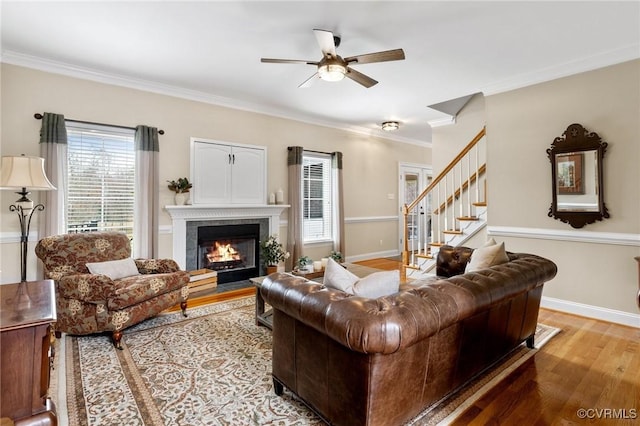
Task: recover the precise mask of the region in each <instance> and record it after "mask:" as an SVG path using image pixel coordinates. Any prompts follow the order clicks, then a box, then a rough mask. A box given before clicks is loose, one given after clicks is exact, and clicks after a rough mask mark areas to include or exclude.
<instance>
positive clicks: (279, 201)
mask: <svg viewBox="0 0 640 426" xmlns="http://www.w3.org/2000/svg"><path fill="white" fill-rule="evenodd" d="M276 204H284V191H282V188H280V189H278V192H276Z"/></svg>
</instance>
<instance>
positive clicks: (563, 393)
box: [189, 259, 640, 426]
mask: <svg viewBox="0 0 640 426" xmlns="http://www.w3.org/2000/svg"><path fill="white" fill-rule="evenodd" d="M355 263H358V264H360V265H364V266H369V267H372V268H378V269H384V270H393V269H398V268H399V265H400V262H398V261H395V260H390V259H373V260H367V261H362V262H355ZM247 290H248V292H247ZM230 293H231V292H230ZM248 294H253V289H245V290H244V293H242V291H239V293H238V294H236V295H231V294H230V295H227V296H226V298H232V297H240V296H242V295H248ZM223 295H224V293H222V294H221V295H214V296H217V297H223ZM211 301H212V300H208V301H206V303H211ZM199 302H200V300H199V299H196V300H193V301H192V300H190V301H189V306H190V307H192V306H197V304H199ZM204 303H205V302H204V301H203V303H202V304H204ZM539 321H540V322H541V323H544V324H547V325H550V326H553V327H558V328H560V329H561V330H562V331H561V332H560V334H558V335H557V336H556V337H554V338H553V339H551V341H549V342H548V343H547V344H546V345H545V346H544V347H543V348H542V349H541V350H540V351H539V352H538V353H536V354H535V355H534V356H533V357H532V358H531V359H529V360H528V361H527V362H525V363H524V364H523V365H522V366H520V367H519V368H518V369H517V370H516V371H514V372H513V373H512V374H511V375H510V376H509V377H507V378H505V379H504V380H503V381H502V382H501V383H500V384H499V385H498V386H496V387H495V388H494V389H492V390H491V391H489V392H488V393H487V394H486V395H485V396H484V397H482V398H481V399H480V400H479V401H478V402H476V404H474V405H473V406H472V407H470V408H469V409H468V410H467V411H465V413H463V415H462V416H461V417H459V418H458V419H457V420H456V422H455V424H456V425H486V424H495V425H518V426H523V425H574V424H587V423H588V424H604V425H637V424H640V329H637V328H632V327H625V326H622V325H617V324H612V323H608V322H604V321H598V320H593V319H590V318H583V317H578V316H574V315H570V314H565V313H562V312H556V311H552V310H548V309H540V314H539ZM580 410H586V411H580ZM585 414H586V415H587V416H588V418H581V417H580V415H585Z"/></svg>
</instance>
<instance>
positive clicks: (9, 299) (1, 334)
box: [0, 280, 58, 426]
mask: <svg viewBox="0 0 640 426" xmlns="http://www.w3.org/2000/svg"><path fill="white" fill-rule="evenodd" d="M55 321H56V304H55V288H54V284H53V281H52V280H43V281H29V282H24V283H16V284H5V285H0V353H1V359H0V375H1V376H2V382H1V383H0V417H9V418H11V419H12V420H14V421H15V424H16V425H21V426H22V425H38V426H45V425H54V426H55V425H57V423H58V422H57V418H56V411H55V406H54V405H53V403H52V402H51V400H50V399H49V398H47V391H48V389H49V366H50V359H51V353H50V347H51V340H50V339H51V324H52V323H54V322H55Z"/></svg>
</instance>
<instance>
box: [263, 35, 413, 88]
mask: <svg viewBox="0 0 640 426" xmlns="http://www.w3.org/2000/svg"><path fill="white" fill-rule="evenodd" d="M313 32H314V33H315V35H316V40H317V41H318V44H319V45H320V50H322V59H321V60H320V61H305V60H299V59H271V58H262V59H261V60H260V61H261V62H266V63H272V64H307V65H315V66H317V67H318V71H317V72H316V73H315V74H313V75H312V76H311V77H309V78H308V79H307V80H305V81H304V82H303V83H302V84H300V86H298V87H300V88H305V87H309V86H311V83H313V82H314V81H315V80H316V79H317V78H321V79H323V80H325V81H340V80H342V79H343V78H344V77H347V78H350V79H351V80H353V81H355V82H356V83H360V84H361V85H363V86H364V87H366V88H369V87H371V86H374V85H376V84H378V82H377V81H376V80H374V79H372V78H371V77H369V76H366V75H364V74H362V73H360V72H358V71H356V70H354V69H353V68H351V67H350V65H358V64H370V63H372V62H386V61H398V60H402V59H404V50H402V49H394V50H386V51H384V52H376V53H367V54H365V55H357V56H349V57H348V58H344V59H343V58H342V57H341V56H340V55H338V54H337V53H336V47H338V46H340V37H338V36H336V35H334V34H333V33H332V32H331V31H328V30H318V29H314V30H313Z"/></svg>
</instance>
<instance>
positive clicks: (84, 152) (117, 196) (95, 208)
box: [66, 120, 136, 239]
mask: <svg viewBox="0 0 640 426" xmlns="http://www.w3.org/2000/svg"><path fill="white" fill-rule="evenodd" d="M66 127H67V139H68V145H67V158H68V163H67V177H68V182H67V194H66V196H67V212H66V223H67V232H91V231H98V230H100V231H120V232H124V233H125V234H127V235H128V236H129V238H130V239H131V238H133V208H134V193H135V164H136V161H135V159H136V157H135V149H134V135H135V131H134V130H133V129H126V128H120V127H115V126H103V125H96V124H86V123H79V122H74V121H69V120H67V122H66Z"/></svg>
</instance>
